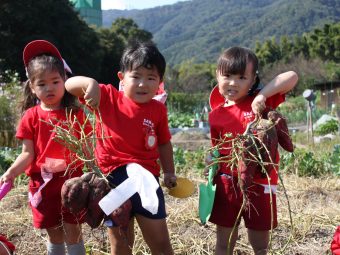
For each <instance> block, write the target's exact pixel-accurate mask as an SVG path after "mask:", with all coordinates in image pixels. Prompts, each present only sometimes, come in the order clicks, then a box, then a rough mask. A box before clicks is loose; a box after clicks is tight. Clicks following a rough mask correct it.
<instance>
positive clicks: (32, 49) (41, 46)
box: [23, 40, 63, 67]
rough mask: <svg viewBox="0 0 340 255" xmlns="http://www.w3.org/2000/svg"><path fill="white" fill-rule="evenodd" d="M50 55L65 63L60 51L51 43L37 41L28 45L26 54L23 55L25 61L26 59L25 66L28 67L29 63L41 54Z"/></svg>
mask: <svg viewBox="0 0 340 255" xmlns="http://www.w3.org/2000/svg"><path fill="white" fill-rule="evenodd" d="M44 53H46V54H49V55H52V56H55V57H57V58H59V59H60V61H63V58H62V57H61V54H60V52H59V51H58V49H57V48H56V47H55V46H54V45H53V44H52V43H50V42H48V41H45V40H35V41H32V42H30V43H28V44H27V45H26V46H25V49H24V53H23V59H24V65H25V67H27V65H28V62H29V61H30V60H31V59H32V58H34V57H36V56H39V55H41V54H44Z"/></svg>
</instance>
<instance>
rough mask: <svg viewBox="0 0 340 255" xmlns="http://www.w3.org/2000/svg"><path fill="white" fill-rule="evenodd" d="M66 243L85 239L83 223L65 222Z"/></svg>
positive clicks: (74, 242)
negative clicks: (82, 228)
mask: <svg viewBox="0 0 340 255" xmlns="http://www.w3.org/2000/svg"><path fill="white" fill-rule="evenodd" d="M64 231H65V232H64V234H65V243H67V244H77V243H79V242H80V241H82V240H83V237H82V232H81V225H80V224H70V223H66V222H64Z"/></svg>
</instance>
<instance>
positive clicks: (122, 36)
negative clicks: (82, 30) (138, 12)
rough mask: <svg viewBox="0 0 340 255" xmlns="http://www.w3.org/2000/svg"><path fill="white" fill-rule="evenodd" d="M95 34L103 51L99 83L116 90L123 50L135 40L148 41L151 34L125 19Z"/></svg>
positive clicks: (120, 19)
mask: <svg viewBox="0 0 340 255" xmlns="http://www.w3.org/2000/svg"><path fill="white" fill-rule="evenodd" d="M97 32H98V36H99V38H100V45H101V47H102V49H103V51H104V57H103V59H102V62H101V66H102V68H101V74H100V81H101V82H103V83H111V84H113V85H114V86H116V87H117V88H118V84H119V80H118V77H117V72H118V71H119V63H120V58H121V56H122V54H123V51H124V48H125V47H126V46H127V45H128V44H129V43H131V42H133V41H136V40H139V41H150V40H152V34H151V33H150V32H148V31H145V30H142V29H140V28H139V27H138V25H137V24H136V23H135V22H134V21H133V20H132V19H125V18H119V19H117V20H116V21H115V22H114V23H112V26H111V28H100V29H98V30H97Z"/></svg>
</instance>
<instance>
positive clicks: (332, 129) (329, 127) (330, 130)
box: [315, 119, 339, 135]
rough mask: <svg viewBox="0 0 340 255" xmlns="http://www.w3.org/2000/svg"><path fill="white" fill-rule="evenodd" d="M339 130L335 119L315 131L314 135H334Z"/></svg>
mask: <svg viewBox="0 0 340 255" xmlns="http://www.w3.org/2000/svg"><path fill="white" fill-rule="evenodd" d="M338 130H339V122H338V121H337V120H335V119H331V120H329V121H327V122H325V123H323V124H321V125H320V126H318V127H317V128H316V129H315V133H316V134H318V135H327V134H335V133H336V132H337V131H338Z"/></svg>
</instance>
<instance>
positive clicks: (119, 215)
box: [110, 199, 132, 230]
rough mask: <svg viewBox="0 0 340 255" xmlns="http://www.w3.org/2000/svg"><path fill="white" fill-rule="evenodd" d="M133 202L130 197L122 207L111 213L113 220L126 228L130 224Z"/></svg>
mask: <svg viewBox="0 0 340 255" xmlns="http://www.w3.org/2000/svg"><path fill="white" fill-rule="evenodd" d="M131 209H132V204H131V201H130V199H129V200H127V201H126V202H124V203H123V204H122V205H121V206H120V207H118V208H117V209H116V210H114V211H113V213H112V214H111V215H110V218H111V220H112V221H113V222H114V223H115V224H116V225H117V226H120V227H122V228H123V230H126V229H127V228H128V226H129V221H130V216H131Z"/></svg>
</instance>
